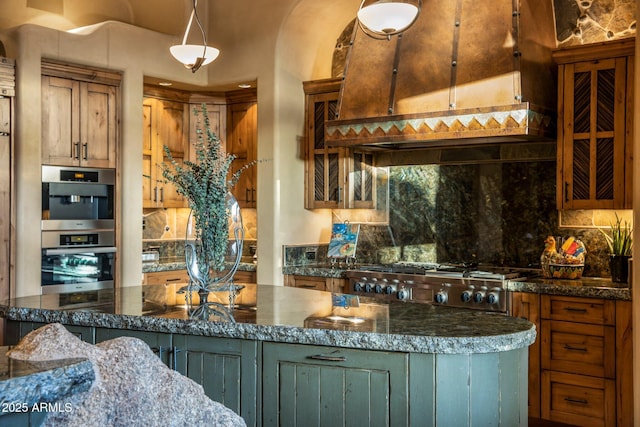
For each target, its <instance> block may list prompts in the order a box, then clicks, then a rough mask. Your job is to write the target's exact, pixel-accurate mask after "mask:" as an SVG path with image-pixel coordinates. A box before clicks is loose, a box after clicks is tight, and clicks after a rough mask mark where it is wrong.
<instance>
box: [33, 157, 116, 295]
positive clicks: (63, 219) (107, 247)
mask: <svg viewBox="0 0 640 427" xmlns="http://www.w3.org/2000/svg"><path fill="white" fill-rule="evenodd" d="M114 191H115V170H113V169H94V168H75V167H58V166H43V167H42V221H41V231H42V267H41V273H42V274H41V276H42V293H43V294H49V293H66V292H78V291H86V290H97V289H107V288H112V287H113V286H114V265H115V255H116V242H115V221H114V200H115V199H114Z"/></svg>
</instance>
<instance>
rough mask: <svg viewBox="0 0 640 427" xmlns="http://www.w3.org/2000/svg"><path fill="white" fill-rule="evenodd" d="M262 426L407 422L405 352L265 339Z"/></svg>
mask: <svg viewBox="0 0 640 427" xmlns="http://www.w3.org/2000/svg"><path fill="white" fill-rule="evenodd" d="M262 361H263V396H262V398H263V404H262V413H263V416H262V423H263V425H264V426H285V425H286V426H296V425H297V426H310V425H314V426H321V425H323V426H324V425H326V426H345V425H346V426H351V425H354V426H355V425H363V426H390V425H394V426H395V425H398V426H402V425H408V404H407V401H408V382H407V381H408V378H409V370H408V355H407V354H404V353H391V352H382V351H375V352H374V351H360V350H352V349H343V348H332V347H320V346H310V345H297V344H279V343H269V342H265V343H264V344H263V354H262Z"/></svg>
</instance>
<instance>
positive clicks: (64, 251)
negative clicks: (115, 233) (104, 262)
mask: <svg viewBox="0 0 640 427" xmlns="http://www.w3.org/2000/svg"><path fill="white" fill-rule="evenodd" d="M87 252H91V253H94V254H107V253H111V252H114V253H115V252H116V247H115V246H89V247H87V246H84V247H78V248H57V249H44V254H45V255H73V254H84V253H87Z"/></svg>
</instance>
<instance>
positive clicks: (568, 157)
mask: <svg viewBox="0 0 640 427" xmlns="http://www.w3.org/2000/svg"><path fill="white" fill-rule="evenodd" d="M560 73H561V75H560V85H561V90H562V92H561V94H562V102H561V105H560V108H559V110H560V111H561V114H560V116H561V117H560V119H561V121H560V123H559V126H562V129H561V132H559V141H558V169H559V170H558V177H559V180H558V187H559V188H558V196H559V197H558V199H559V200H558V206H559V207H561V208H563V209H623V208H625V207H626V206H627V205H626V204H625V147H626V145H627V142H626V138H627V133H626V130H625V125H626V122H627V119H626V111H625V110H626V107H627V76H626V73H627V58H626V57H619V58H612V59H602V60H594V61H585V62H578V63H572V64H564V65H562V66H561V67H560ZM629 167H630V166H629Z"/></svg>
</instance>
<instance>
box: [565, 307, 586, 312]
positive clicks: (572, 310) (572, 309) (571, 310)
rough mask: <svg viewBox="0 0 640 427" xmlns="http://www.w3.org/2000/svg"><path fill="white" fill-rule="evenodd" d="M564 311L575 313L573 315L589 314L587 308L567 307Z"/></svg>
mask: <svg viewBox="0 0 640 427" xmlns="http://www.w3.org/2000/svg"><path fill="white" fill-rule="evenodd" d="M564 309H565V311H570V312H573V313H586V312H587V309H586V308H575V307H565V308H564Z"/></svg>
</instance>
